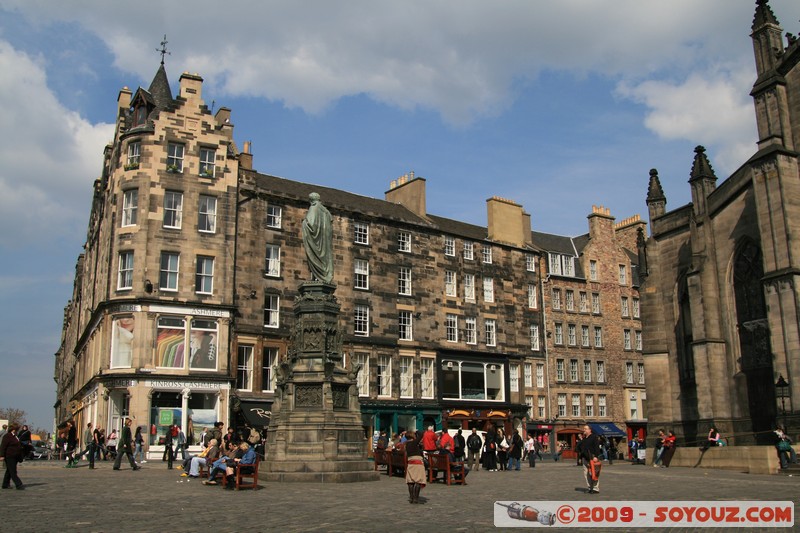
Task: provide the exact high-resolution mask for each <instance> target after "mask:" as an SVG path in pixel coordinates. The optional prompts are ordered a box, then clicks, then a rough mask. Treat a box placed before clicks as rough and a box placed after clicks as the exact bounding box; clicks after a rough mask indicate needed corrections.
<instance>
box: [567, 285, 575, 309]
mask: <svg viewBox="0 0 800 533" xmlns="http://www.w3.org/2000/svg"><path fill="white" fill-rule="evenodd" d="M565 296H566V306H567V311H574V310H575V291H571V290H567V291H566V293H565Z"/></svg>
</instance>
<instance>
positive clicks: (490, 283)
mask: <svg viewBox="0 0 800 533" xmlns="http://www.w3.org/2000/svg"><path fill="white" fill-rule="evenodd" d="M483 301H484V302H487V303H492V302H494V279H493V278H483Z"/></svg>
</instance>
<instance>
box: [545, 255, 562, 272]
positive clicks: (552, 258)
mask: <svg viewBox="0 0 800 533" xmlns="http://www.w3.org/2000/svg"><path fill="white" fill-rule="evenodd" d="M547 256H548V259H549V263H550V273H551V274H553V275H556V276H560V275H561V255H560V254H556V253H552V252H548V254H547Z"/></svg>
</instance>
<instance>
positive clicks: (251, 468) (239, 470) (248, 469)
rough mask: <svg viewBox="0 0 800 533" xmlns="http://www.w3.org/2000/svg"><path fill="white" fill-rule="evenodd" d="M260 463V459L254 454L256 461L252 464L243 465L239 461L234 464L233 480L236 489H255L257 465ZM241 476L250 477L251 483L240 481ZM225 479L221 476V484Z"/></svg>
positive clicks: (256, 484) (256, 486)
mask: <svg viewBox="0 0 800 533" xmlns="http://www.w3.org/2000/svg"><path fill="white" fill-rule="evenodd" d="M259 463H261V459H260V457H259V456H258V455H256V462H255V464H252V465H243V464H241V463H239V464H237V465H236V468H235V469H234V470H235V471H234V474H235V478H234V479H235V480H236V490H241V489H253V490H255V489H256V488H258V465H259ZM243 478H249V479H252V480H253V482H252V483H242V479H243ZM225 483H226V480H225V478H222V484H223V485H225Z"/></svg>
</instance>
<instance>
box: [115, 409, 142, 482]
mask: <svg viewBox="0 0 800 533" xmlns="http://www.w3.org/2000/svg"><path fill="white" fill-rule="evenodd" d="M132 423H133V420H131V419H130V418H126V419H125V425H124V426H122V433H121V435H120V438H119V449H118V450H117V458H116V459H115V460H114V470H119V465H120V463H121V462H122V456H123V455H127V456H128V462H130V464H131V470H139V466H137V465H136V462H135V461H134V460H133V436H132V435H131V424H132Z"/></svg>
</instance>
